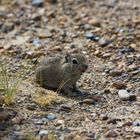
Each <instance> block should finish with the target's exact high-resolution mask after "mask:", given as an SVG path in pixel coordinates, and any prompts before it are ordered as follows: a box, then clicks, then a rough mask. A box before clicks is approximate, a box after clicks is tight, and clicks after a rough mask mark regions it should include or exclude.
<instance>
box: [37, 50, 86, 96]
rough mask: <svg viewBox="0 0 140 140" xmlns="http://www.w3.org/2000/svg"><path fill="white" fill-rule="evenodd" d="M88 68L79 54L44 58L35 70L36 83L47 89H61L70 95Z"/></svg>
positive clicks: (82, 56)
mask: <svg viewBox="0 0 140 140" xmlns="http://www.w3.org/2000/svg"><path fill="white" fill-rule="evenodd" d="M87 68H88V65H87V61H86V58H85V56H84V55H83V54H81V53H71V54H66V55H65V56H56V57H50V58H46V59H45V60H44V61H42V62H41V63H40V65H39V67H38V68H37V70H36V81H37V83H39V84H40V85H41V86H42V87H44V88H48V89H59V88H60V89H61V90H63V91H64V92H65V93H68V94H72V92H73V91H74V90H76V82H77V81H78V80H79V79H80V77H81V75H82V73H83V72H85V70H86V69H87Z"/></svg>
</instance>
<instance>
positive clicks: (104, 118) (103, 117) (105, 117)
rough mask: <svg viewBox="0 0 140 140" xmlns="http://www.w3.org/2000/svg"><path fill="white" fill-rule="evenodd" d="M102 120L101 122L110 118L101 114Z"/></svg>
mask: <svg viewBox="0 0 140 140" xmlns="http://www.w3.org/2000/svg"><path fill="white" fill-rule="evenodd" d="M100 118H101V120H103V121H104V120H107V119H108V116H107V115H106V114H101V115H100Z"/></svg>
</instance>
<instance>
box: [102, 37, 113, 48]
mask: <svg viewBox="0 0 140 140" xmlns="http://www.w3.org/2000/svg"><path fill="white" fill-rule="evenodd" d="M110 43H111V41H110V40H106V39H105V38H103V37H102V38H100V39H99V45H100V46H102V47H105V46H107V45H108V44H110Z"/></svg>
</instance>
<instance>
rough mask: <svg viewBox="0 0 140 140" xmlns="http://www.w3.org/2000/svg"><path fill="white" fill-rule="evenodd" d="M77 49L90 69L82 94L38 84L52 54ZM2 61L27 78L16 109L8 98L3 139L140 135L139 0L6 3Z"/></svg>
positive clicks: (0, 33) (1, 123) (0, 16)
mask: <svg viewBox="0 0 140 140" xmlns="http://www.w3.org/2000/svg"><path fill="white" fill-rule="evenodd" d="M75 49H79V50H81V52H82V53H83V54H84V55H85V57H86V58H87V60H88V65H89V68H88V70H87V71H86V72H85V73H84V74H83V75H82V77H81V79H80V80H79V81H78V83H77V84H78V86H79V88H80V89H81V91H82V94H77V95H73V96H68V95H65V94H63V93H60V94H57V93H56V92H53V91H49V90H46V89H43V88H41V87H40V86H39V85H37V84H36V83H35V80H34V76H35V68H36V67H37V65H38V63H39V62H40V60H41V59H42V58H43V57H44V56H53V55H56V54H64V53H65V52H69V51H71V52H72V51H74V50H75ZM0 57H1V58H0V60H1V61H2V63H4V64H5V65H6V67H7V71H8V75H9V76H10V79H11V81H10V82H13V81H14V80H15V79H18V78H21V77H22V79H23V80H22V83H21V84H20V85H19V86H18V90H17V94H16V97H15V100H14V104H13V105H10V106H4V105H3V104H2V103H1V100H0V104H1V107H0V114H1V115H0V116H1V117H0V139H1V140H36V139H37V140H38V139H40V140H100V139H101V140H110V139H115V140H122V139H124V140H125V139H130V140H138V139H139V138H140V110H139V108H140V1H139V0H123V1H122V0H67V1H64V0H58V1H57V0H44V1H43V0H23V1H22V0H13V1H10V0H1V1H0ZM0 93H1V96H2V94H3V91H1V90H0Z"/></svg>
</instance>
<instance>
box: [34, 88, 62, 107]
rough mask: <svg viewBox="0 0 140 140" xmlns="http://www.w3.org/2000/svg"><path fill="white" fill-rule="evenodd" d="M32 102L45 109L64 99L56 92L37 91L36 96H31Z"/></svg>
mask: <svg viewBox="0 0 140 140" xmlns="http://www.w3.org/2000/svg"><path fill="white" fill-rule="evenodd" d="M33 100H34V101H35V102H36V103H37V104H38V105H40V106H41V107H45V106H48V105H51V104H53V103H57V102H61V101H63V100H64V98H63V97H61V96H59V94H58V93H57V92H54V91H51V90H45V93H44V92H42V91H37V92H36V94H34V95H33Z"/></svg>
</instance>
